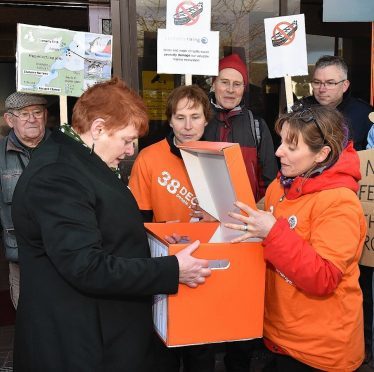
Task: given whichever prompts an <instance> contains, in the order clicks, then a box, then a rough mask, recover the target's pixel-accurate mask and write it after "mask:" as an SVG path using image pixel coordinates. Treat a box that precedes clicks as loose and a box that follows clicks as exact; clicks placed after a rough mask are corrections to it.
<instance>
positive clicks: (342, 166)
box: [278, 142, 361, 199]
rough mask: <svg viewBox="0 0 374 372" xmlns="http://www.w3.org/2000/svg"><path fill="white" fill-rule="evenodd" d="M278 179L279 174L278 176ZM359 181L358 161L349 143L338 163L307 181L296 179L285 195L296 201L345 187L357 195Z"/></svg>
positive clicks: (300, 178) (351, 144)
mask: <svg viewBox="0 0 374 372" xmlns="http://www.w3.org/2000/svg"><path fill="white" fill-rule="evenodd" d="M279 177H280V174H278V178H279ZM360 179H361V172H360V159H359V157H358V154H357V152H356V150H355V149H354V148H353V143H352V142H349V144H348V146H347V147H346V148H345V149H344V150H343V152H342V153H341V154H340V157H339V159H338V161H337V162H336V163H335V164H334V165H333V166H332V167H330V168H328V169H326V170H324V171H323V172H322V173H321V174H320V175H318V176H316V177H312V178H307V179H306V178H304V177H301V176H299V177H296V178H295V179H294V181H293V183H292V185H291V188H290V189H289V190H288V191H287V193H286V198H287V199H297V198H298V197H300V196H301V195H306V194H311V193H314V192H317V191H321V190H329V189H335V188H337V187H347V188H349V189H350V190H352V191H354V192H355V193H357V191H358V187H359V185H358V181H359V180H360Z"/></svg>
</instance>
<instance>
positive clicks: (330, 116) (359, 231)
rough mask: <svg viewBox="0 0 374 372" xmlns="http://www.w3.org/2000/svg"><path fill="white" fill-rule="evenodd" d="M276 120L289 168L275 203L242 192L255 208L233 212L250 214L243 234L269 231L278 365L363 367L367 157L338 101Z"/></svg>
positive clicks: (269, 327)
mask: <svg viewBox="0 0 374 372" xmlns="http://www.w3.org/2000/svg"><path fill="white" fill-rule="evenodd" d="M275 128H276V131H277V133H278V134H279V135H280V137H281V145H280V146H279V148H278V150H277V151H276V155H277V156H278V157H279V159H280V163H281V170H280V173H279V175H278V177H277V179H276V180H274V181H273V182H272V184H271V185H270V186H269V188H268V189H267V192H266V196H265V211H260V210H258V211H255V210H253V209H251V208H250V207H248V206H247V205H245V204H243V203H241V202H237V203H236V204H237V207H239V208H240V209H241V210H242V211H244V212H245V215H241V214H238V213H233V212H230V213H229V214H230V215H231V216H232V217H233V218H235V219H237V220H238V221H239V222H240V224H239V223H238V224H227V227H230V228H233V229H241V230H243V231H244V233H243V235H242V236H241V237H240V238H238V239H236V240H235V242H239V241H243V240H246V239H248V238H252V237H259V238H263V242H262V244H263V247H264V257H265V259H266V261H267V274H266V295H265V319H264V342H265V344H266V346H267V347H268V348H269V349H270V350H271V351H272V352H273V353H274V361H273V365H272V368H271V370H272V371H314V370H315V369H318V370H323V371H336V372H337V371H339V372H342V371H354V370H356V369H357V368H358V367H359V366H360V365H361V363H362V361H363V359H364V338H363V314H362V293H361V290H360V286H359V283H358V277H359V267H358V261H359V259H360V256H361V252H362V247H363V243H364V239H365V234H366V223H365V217H364V214H363V211H362V208H361V205H360V202H359V199H358V197H357V195H356V192H357V190H358V181H359V179H360V178H361V174H360V164H359V158H358V155H357V153H356V151H355V150H354V148H353V145H352V143H351V142H349V141H348V139H347V137H348V134H347V133H348V131H347V129H346V126H345V124H344V119H343V117H342V116H341V114H340V113H339V112H338V111H336V110H335V109H331V108H329V107H326V106H319V105H318V106H312V107H309V108H306V107H299V108H298V109H295V110H294V112H292V113H289V114H285V115H283V116H281V117H280V118H279V119H278V120H277V122H276V125H275ZM243 223H244V225H243Z"/></svg>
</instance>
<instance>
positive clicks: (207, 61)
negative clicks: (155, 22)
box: [157, 29, 219, 76]
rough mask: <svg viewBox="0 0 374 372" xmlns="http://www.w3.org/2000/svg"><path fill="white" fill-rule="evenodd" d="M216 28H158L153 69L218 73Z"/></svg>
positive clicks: (214, 74)
mask: <svg viewBox="0 0 374 372" xmlns="http://www.w3.org/2000/svg"><path fill="white" fill-rule="evenodd" d="M218 50H219V33H218V31H205V32H202V31H193V30H189V31H188V32H187V31H186V30H181V31H179V30H173V32H170V30H167V29H158V33H157V73H159V74H160V73H166V74H192V75H212V76H217V75H218Z"/></svg>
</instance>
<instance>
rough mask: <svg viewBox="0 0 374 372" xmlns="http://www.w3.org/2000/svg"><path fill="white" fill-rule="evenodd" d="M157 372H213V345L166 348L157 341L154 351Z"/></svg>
mask: <svg viewBox="0 0 374 372" xmlns="http://www.w3.org/2000/svg"><path fill="white" fill-rule="evenodd" d="M156 360H157V364H158V369H156V368H155V371H156V370H157V371H159V372H179V371H180V368H181V365H183V372H214V368H215V352H214V345H210V344H207V345H195V346H182V347H173V348H168V347H166V346H165V344H164V343H163V342H162V341H161V340H159V342H158V345H157V350H156Z"/></svg>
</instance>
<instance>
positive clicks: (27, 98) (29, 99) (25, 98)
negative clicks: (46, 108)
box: [5, 92, 47, 110]
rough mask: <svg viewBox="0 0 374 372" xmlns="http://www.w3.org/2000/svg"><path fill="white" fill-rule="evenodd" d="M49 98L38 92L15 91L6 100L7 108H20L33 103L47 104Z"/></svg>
mask: <svg viewBox="0 0 374 372" xmlns="http://www.w3.org/2000/svg"><path fill="white" fill-rule="evenodd" d="M46 104H47V100H46V99H45V98H44V97H42V96H38V95H36V94H29V93H21V92H15V93H12V94H11V95H10V96H9V97H8V98H7V99H6V100H5V109H6V110H19V109H21V108H24V107H27V106H32V105H46Z"/></svg>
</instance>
